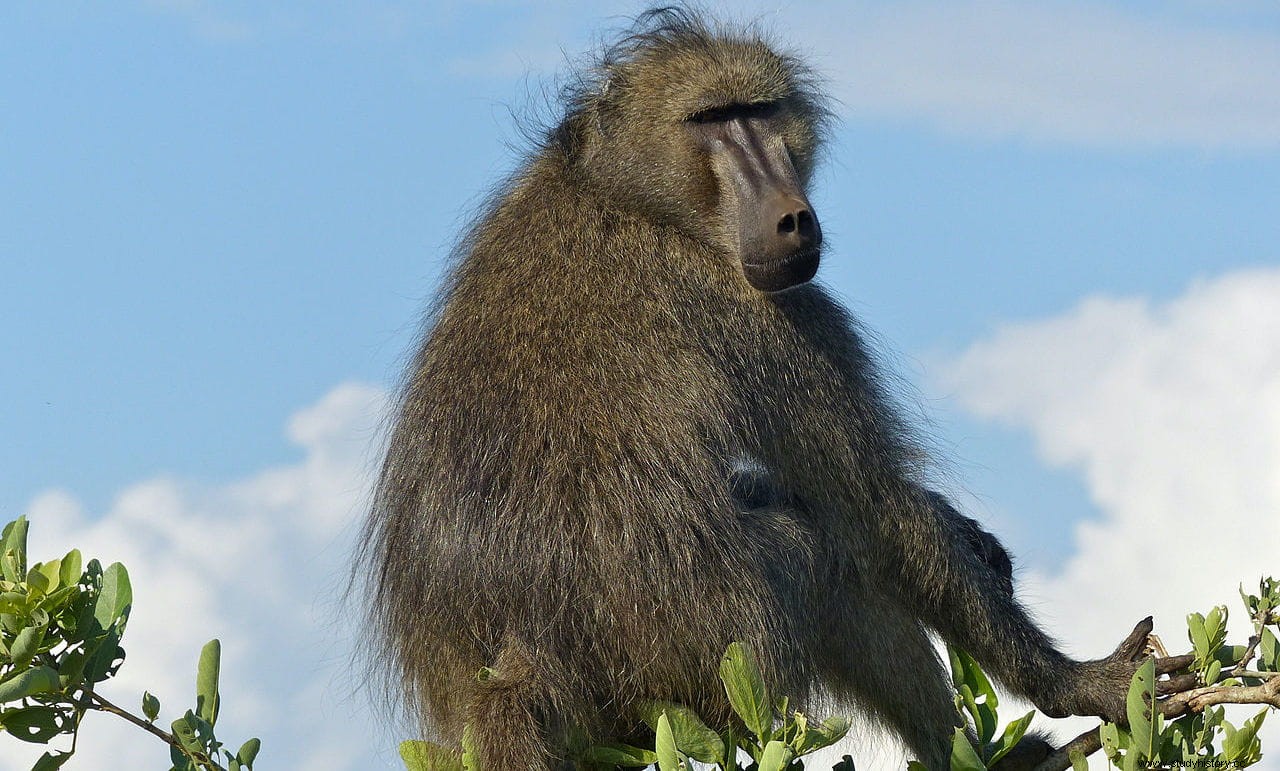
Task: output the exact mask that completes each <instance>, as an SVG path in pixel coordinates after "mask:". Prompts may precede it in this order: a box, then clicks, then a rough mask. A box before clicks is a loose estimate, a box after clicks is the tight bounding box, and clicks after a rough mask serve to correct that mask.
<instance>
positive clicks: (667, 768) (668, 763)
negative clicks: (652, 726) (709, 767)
mask: <svg viewBox="0 0 1280 771" xmlns="http://www.w3.org/2000/svg"><path fill="white" fill-rule="evenodd" d="M653 751H654V754H656V755H657V756H658V769H659V771H683V770H684V766H683V765H682V764H681V763H680V756H679V755H678V754H677V753H676V737H675V734H673V733H672V732H671V721H670V720H668V719H667V716H666V714H665V713H664V714H663V715H662V717H660V718H658V729H657V731H656V732H655V736H654V739H653Z"/></svg>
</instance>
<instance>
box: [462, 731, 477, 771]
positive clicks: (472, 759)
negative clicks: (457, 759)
mask: <svg viewBox="0 0 1280 771" xmlns="http://www.w3.org/2000/svg"><path fill="white" fill-rule="evenodd" d="M462 768H463V771H480V761H479V760H478V759H477V758H476V748H475V742H474V740H473V739H472V738H471V726H469V725H464V726H463V727H462Z"/></svg>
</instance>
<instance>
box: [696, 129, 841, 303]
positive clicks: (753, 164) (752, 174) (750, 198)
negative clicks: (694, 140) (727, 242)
mask: <svg viewBox="0 0 1280 771" xmlns="http://www.w3.org/2000/svg"><path fill="white" fill-rule="evenodd" d="M716 133H717V134H718V135H719V136H717V137H716V139H717V140H718V141H715V142H713V143H712V146H713V152H714V154H715V157H714V163H713V167H714V168H715V169H716V173H717V176H718V177H719V182H720V185H721V196H722V200H723V202H724V204H723V205H724V209H725V211H724V212H723V215H724V216H725V218H726V225H728V226H729V227H730V229H733V228H734V227H735V226H736V230H737V242H738V250H739V251H738V256H739V258H740V259H741V260H742V272H743V274H744V275H745V276H746V278H747V281H748V282H750V284H751V285H752V286H753V287H755V288H756V289H759V290H760V291H762V292H778V291H781V290H783V289H788V288H790V287H793V286H795V285H797V284H803V283H804V282H806V281H808V280H809V279H811V278H813V276H814V274H815V273H817V272H818V256H819V251H820V247H821V246H822V228H821V227H820V226H819V225H818V217H817V215H815V214H814V213H813V207H811V206H810V205H809V199H808V197H807V196H805V194H804V190H803V188H802V187H801V185H800V179H799V177H798V176H797V175H796V171H795V168H794V167H793V166H792V165H791V156H790V154H789V153H788V152H787V148H786V145H784V144H783V142H782V138H781V137H779V136H778V135H777V134H776V133H774V132H772V131H770V130H769V129H768V127H767V124H766V123H765V122H764V121H761V120H756V119H753V118H749V117H735V118H732V119H730V120H727V121H724V122H723V123H720V124H718V126H717V130H716Z"/></svg>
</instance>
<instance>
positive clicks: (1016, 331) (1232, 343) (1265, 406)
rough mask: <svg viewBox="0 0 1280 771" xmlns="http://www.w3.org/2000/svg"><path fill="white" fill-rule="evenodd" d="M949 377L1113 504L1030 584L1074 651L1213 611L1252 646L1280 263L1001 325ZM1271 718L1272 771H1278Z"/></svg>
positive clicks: (1277, 509) (1276, 416)
mask: <svg viewBox="0 0 1280 771" xmlns="http://www.w3.org/2000/svg"><path fill="white" fill-rule="evenodd" d="M947 380H948V381H949V382H948V386H949V387H951V388H953V389H954V390H955V392H956V393H957V394H958V396H959V398H960V400H961V402H962V403H963V404H964V405H965V406H966V407H967V408H968V409H970V410H971V411H973V412H974V413H976V414H977V415H979V416H982V417H985V418H989V419H992V420H998V421H1001V422H1003V423H1005V424H1007V425H1011V426H1016V427H1020V428H1025V429H1026V430H1028V431H1030V432H1031V434H1032V436H1033V437H1034V438H1035V441H1036V446H1037V448H1038V451H1039V453H1040V454H1041V455H1042V457H1043V459H1044V460H1045V461H1046V462H1047V463H1049V464H1051V465H1055V466H1065V467H1069V468H1074V469H1078V470H1079V471H1080V473H1081V474H1082V475H1083V478H1084V480H1085V483H1086V486H1087V489H1088V492H1089V494H1090V496H1091V498H1092V499H1093V501H1094V502H1095V503H1096V504H1097V507H1098V509H1099V512H1100V516H1099V517H1098V518H1096V519H1092V520H1088V521H1084V522H1081V523H1080V524H1079V525H1077V527H1076V531H1075V536H1076V544H1075V547H1076V548H1075V553H1074V556H1072V557H1071V558H1070V559H1069V560H1068V561H1067V562H1066V564H1065V566H1064V568H1063V569H1062V571H1061V572H1059V573H1055V574H1047V573H1043V572H1034V571H1033V572H1032V573H1031V575H1029V576H1027V581H1026V582H1025V585H1024V587H1023V591H1024V593H1025V594H1026V595H1028V596H1030V597H1031V598H1033V600H1034V604H1035V605H1036V607H1037V608H1038V609H1039V610H1040V611H1041V615H1042V616H1043V617H1044V618H1045V620H1046V621H1047V622H1048V626H1049V627H1050V628H1051V629H1053V630H1054V631H1055V632H1056V633H1057V634H1058V636H1059V637H1060V638H1061V639H1063V640H1064V641H1065V642H1066V643H1067V644H1068V645H1069V647H1070V649H1072V650H1073V651H1074V652H1075V653H1076V654H1077V655H1080V656H1096V655H1101V654H1102V653H1104V652H1105V651H1106V650H1107V649H1109V648H1110V647H1112V646H1114V645H1115V643H1117V642H1118V641H1119V640H1120V638H1121V637H1123V635H1124V633H1125V632H1126V631H1127V630H1128V629H1129V628H1131V626H1132V624H1133V623H1134V622H1135V621H1137V619H1138V618H1140V617H1142V616H1144V615H1146V614H1148V613H1153V614H1154V615H1155V617H1156V631H1157V632H1163V635H1164V640H1165V641H1166V644H1167V645H1168V646H1169V647H1170V648H1171V649H1174V650H1177V649H1185V648H1187V647H1188V645H1187V643H1186V637H1185V625H1184V623H1183V617H1184V616H1185V614H1186V613H1188V612H1190V611H1200V612H1204V611H1207V610H1208V609H1209V608H1210V607H1211V606H1212V605H1214V604H1215V603H1226V604H1228V606H1229V607H1230V608H1231V610H1232V612H1233V613H1234V614H1235V615H1234V616H1233V622H1234V623H1233V625H1232V629H1233V637H1234V639H1236V640H1237V641H1243V639H1244V637H1246V636H1247V634H1248V627H1247V624H1245V623H1244V619H1243V618H1242V615H1243V613H1242V610H1241V607H1240V603H1239V600H1238V597H1237V594H1236V589H1237V586H1238V585H1239V584H1241V583H1243V584H1244V585H1245V588H1250V587H1251V586H1253V587H1256V582H1257V579H1258V577H1259V576H1260V575H1263V574H1270V575H1273V576H1278V577H1280V559H1277V554H1280V269H1276V268H1271V269H1259V270H1250V271H1242V272H1238V273H1233V274H1230V275H1226V276H1223V277H1220V278H1218V279H1215V280H1212V281H1203V282H1200V283H1197V284H1195V285H1194V286H1192V287H1191V288H1190V289H1189V290H1188V291H1187V292H1186V293H1185V294H1183V295H1182V296H1181V297H1178V298H1177V299H1175V300H1172V301H1170V302H1167V303H1152V302H1150V301H1147V300H1144V299H1139V298H1106V297H1095V298H1091V299H1088V300H1085V301H1084V302H1082V303H1081V304H1080V305H1079V306H1078V307H1076V308H1075V309H1074V310H1072V311H1070V312H1068V313H1066V314H1064V315H1062V316H1059V317H1056V318H1051V319H1047V320H1042V321H1035V322H1028V323H1024V324H1016V325H1010V326H1008V327H1005V328H1003V329H1000V330H998V331H997V332H996V333H994V334H993V335H992V336H991V337H990V338H989V339H987V340H984V341H982V342H979V343H977V344H975V345H973V346H972V347H970V348H969V349H968V350H967V351H966V352H964V354H963V355H962V356H960V357H959V358H958V359H956V360H955V361H954V362H953V363H952V364H951V366H950V367H949V370H948V373H947ZM1144 587H1146V588H1144ZM1256 711H1257V710H1256V709H1255V710H1252V711H1250V710H1247V709H1246V710H1242V711H1241V712H1240V713H1238V714H1237V716H1238V717H1242V716H1247V715H1249V714H1252V712H1256ZM1269 723H1270V725H1268V726H1266V727H1265V728H1264V742H1263V746H1264V750H1266V749H1267V748H1268V747H1269V748H1270V750H1269V753H1268V758H1267V760H1266V761H1264V766H1265V767H1268V768H1272V769H1277V768H1280V762H1277V760H1278V759H1280V728H1277V726H1276V725H1275V723H1276V721H1275V720H1274V716H1273V717H1272V719H1270V720H1269Z"/></svg>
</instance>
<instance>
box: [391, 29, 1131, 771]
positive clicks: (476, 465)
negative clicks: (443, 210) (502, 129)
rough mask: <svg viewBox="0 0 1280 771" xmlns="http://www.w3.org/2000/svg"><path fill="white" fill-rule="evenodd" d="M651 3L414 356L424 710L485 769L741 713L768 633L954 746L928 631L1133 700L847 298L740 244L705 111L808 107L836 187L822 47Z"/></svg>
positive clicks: (493, 224)
mask: <svg viewBox="0 0 1280 771" xmlns="http://www.w3.org/2000/svg"><path fill="white" fill-rule="evenodd" d="M639 29H640V31H638V32H636V33H635V34H633V35H631V36H629V37H627V38H626V39H624V40H623V41H622V42H621V43H620V44H619V45H618V46H616V47H615V48H614V49H612V50H611V51H610V52H609V53H608V54H607V55H606V56H605V58H604V60H603V61H602V63H601V64H600V66H599V67H598V68H597V69H596V70H595V73H594V76H593V77H589V78H587V79H585V80H584V83H583V85H582V86H581V87H580V88H579V89H578V90H577V91H575V92H574V93H572V94H570V96H569V98H568V108H567V112H566V116H565V118H564V120H563V121H562V122H561V123H560V124H559V126H558V127H557V128H556V129H554V130H553V131H552V132H550V134H549V137H548V139H547V140H546V141H545V142H544V143H543V144H542V146H541V147H540V148H538V150H537V151H536V152H535V153H533V154H532V155H531V157H530V158H529V160H528V162H527V164H526V165H525V166H524V167H523V168H522V169H521V170H520V171H519V172H518V173H517V174H516V175H515V177H514V178H513V179H512V181H511V182H510V184H509V185H508V186H507V187H506V188H504V189H503V190H502V191H500V193H499V194H498V195H496V196H495V198H494V201H493V203H492V205H491V207H490V208H488V210H487V211H486V212H485V213H484V216H483V217H482V219H481V220H480V221H479V224H478V225H477V226H476V228H475V229H474V231H473V232H471V233H470V234H469V235H468V236H467V237H466V239H465V240H464V241H463V242H462V244H461V246H460V247H459V250H458V262H457V264H456V266H455V267H454V269H453V271H452V273H451V275H450V277H449V279H448V281H447V283H446V285H445V287H444V289H443V291H442V292H441V296H440V298H441V299H440V301H439V304H438V306H437V308H436V311H435V313H434V315H433V322H432V324H431V326H430V330H429V332H428V333H427V335H426V336H425V339H424V341H423V343H422V346H421V349H420V350H419V352H418V355H417V357H416V359H415V360H414V362H413V364H412V366H411V368H410V371H409V374H408V380H407V384H406V387H405V389H404V392H403V395H402V399H401V401H400V405H399V413H398V417H397V419H396V423H395V429H394V433H393V436H392V439H391V443H390V449H389V452H388V454H387V457H386V461H385V465H384V468H383V471H382V476H381V479H380V481H379V485H378V489H377V497H376V502H375V505H374V507H373V510H372V514H371V517H370V520H369V531H368V544H369V546H368V548H369V553H370V562H371V564H372V567H373V571H374V575H373V580H374V584H375V587H376V619H375V620H376V627H377V628H378V629H379V630H381V634H383V635H385V643H386V650H387V651H388V653H389V654H390V656H391V658H392V660H393V661H394V663H395V666H396V671H397V673H398V677H399V678H400V679H401V680H402V682H403V686H404V688H405V690H406V692H407V693H408V694H409V697H410V701H411V702H412V704H413V705H415V707H417V708H418V709H419V710H420V716H421V717H422V719H423V721H424V723H426V724H428V725H432V726H435V729H436V730H437V731H438V732H439V734H440V735H441V736H443V737H444V739H446V740H448V741H453V742H456V741H457V740H458V739H459V737H460V733H461V729H462V726H463V724H464V723H469V724H470V725H471V728H472V731H473V734H474V737H475V741H476V746H477V751H478V754H479V756H480V758H481V760H482V762H483V763H484V767H485V768H486V769H514V768H549V767H553V766H554V765H555V764H556V763H557V762H559V759H560V758H562V756H563V753H564V747H563V737H564V733H565V730H566V729H567V727H569V726H571V725H572V726H576V727H579V728H582V729H585V730H587V731H589V732H592V733H593V734H594V735H596V736H602V735H606V734H615V733H618V732H625V731H627V730H629V729H631V728H633V727H634V725H635V714H634V710H633V708H634V706H635V705H636V703H637V702H638V701H639V700H644V699H654V698H657V699H669V700H674V701H677V702H683V703H686V704H690V705H692V706H694V707H695V708H697V709H698V710H699V711H700V712H702V714H704V715H705V716H706V717H707V718H708V719H710V720H726V719H728V717H729V709H728V705H727V703H726V700H725V697H724V693H723V690H722V688H721V687H720V685H719V683H718V680H717V666H718V662H719V660H720V656H721V654H722V652H723V651H724V649H725V647H726V645H727V644H728V643H729V642H730V641H733V640H741V641H744V642H746V643H747V644H749V645H750V646H752V647H753V648H754V650H755V651H756V653H757V655H758V657H759V658H760V659H761V661H762V663H763V667H764V670H765V672H766V675H767V677H768V678H769V680H770V681H771V683H772V684H773V685H774V687H775V689H776V691H777V692H778V693H787V694H792V695H793V696H797V697H800V698H801V699H803V698H804V696H805V695H806V694H811V693H813V692H814V691H815V689H817V688H819V687H825V688H827V689H829V690H831V691H833V692H834V693H836V694H837V695H839V696H840V697H842V698H844V699H846V700H848V701H851V702H853V703H855V704H857V705H860V706H861V707H863V708H865V709H866V710H868V711H869V712H870V713H871V714H873V715H875V716H877V717H879V718H880V719H883V720H884V721H886V722H887V723H888V724H889V725H890V726H892V727H893V728H894V729H895V730H896V731H898V732H899V733H900V734H901V735H902V736H903V737H904V739H905V740H906V741H907V742H908V744H909V745H910V747H911V748H912V750H913V751H914V752H915V753H916V755H917V756H918V757H920V758H921V759H923V760H924V761H925V762H926V763H928V764H929V765H930V766H931V767H945V764H946V757H947V753H948V749H947V743H948V741H949V736H950V733H951V726H952V725H953V722H954V720H955V714H954V710H953V707H952V703H951V697H950V690H949V687H948V684H947V679H946V676H945V673H944V671H943V669H942V667H941V665H940V664H939V662H938V661H937V658H936V656H935V654H934V652H933V648H932V646H931V644H930V642H929V639H928V637H927V635H926V629H928V628H931V629H933V630H936V631H937V632H938V633H940V634H941V635H942V636H943V637H945V638H946V639H948V640H950V641H952V642H954V643H955V644H957V645H960V646H961V647H963V648H965V649H966V650H968V651H969V652H970V653H972V654H973V655H974V656H975V657H977V658H978V659H979V661H981V662H982V663H983V664H984V665H985V666H987V667H988V668H989V669H990V671H991V672H992V673H993V674H994V675H995V676H997V677H998V678H1000V679H1001V680H1002V681H1003V682H1004V683H1006V684H1007V685H1008V686H1009V687H1011V688H1012V689H1013V690H1015V691H1017V692H1019V693H1022V694H1026V695H1028V696H1030V697H1031V698H1032V699H1034V700H1035V701H1036V702H1037V703H1038V704H1040V705H1041V706H1042V707H1045V708H1047V709H1050V710H1053V711H1056V712H1068V711H1074V712H1080V711H1085V712H1102V711H1105V710H1107V709H1113V708H1114V707H1115V706H1116V705H1117V704H1118V703H1119V702H1116V701H1114V700H1113V699H1112V696H1111V692H1112V690H1115V689H1113V688H1112V685H1114V683H1113V681H1117V682H1118V680H1119V678H1127V673H1128V672H1131V671H1132V669H1131V668H1129V669H1124V671H1121V670H1120V669H1116V668H1115V667H1112V669H1113V670H1114V671H1112V670H1107V671H1106V672H1103V671H1102V669H1100V668H1099V667H1101V666H1102V664H1104V663H1105V662H1101V663H1097V664H1080V663H1077V662H1073V661H1071V660H1069V659H1067V658H1065V657H1064V656H1062V655H1061V654H1060V653H1058V652H1057V651H1056V650H1055V649H1054V647H1053V645H1052V644H1051V643H1050V641H1049V640H1048V639H1047V638H1046V637H1045V635H1044V634H1042V633H1041V632H1040V631H1039V630H1038V629H1037V628H1036V626H1035V625H1034V624H1033V623H1032V622H1031V621H1030V620H1029V619H1028V618H1027V616H1026V615H1025V614H1024V612H1023V611H1022V609H1021V608H1020V607H1019V606H1018V604H1017V603H1016V602H1015V601H1014V599H1013V597H1012V592H1011V589H1010V588H1009V584H1008V581H1009V563H1008V557H1007V555H1006V554H1005V553H1004V550H1003V549H1002V548H1001V547H1000V545H999V543H998V541H996V540H995V539H994V538H993V537H991V536H990V535H989V534H987V533H985V532H983V531H982V530H981V529H980V528H978V527H977V525H976V524H975V523H973V522H972V521H971V520H968V519H966V518H964V517H962V516H960V515H959V514H957V513H956V512H955V511H954V509H952V508H951V507H950V505H949V504H947V503H946V501H945V500H944V499H942V498H941V497H940V496H936V495H934V494H932V493H929V492H927V491H926V490H925V489H924V488H923V487H922V486H921V485H920V478H921V464H922V457H923V453H922V452H921V451H920V450H919V448H918V447H917V446H916V444H915V443H914V442H913V441H912V439H911V434H910V432H909V431H908V430H907V427H906V425H905V424H904V422H903V421H902V420H901V418H900V417H899V415H898V413H897V412H896V411H895V409H894V408H893V406H892V405H891V403H890V400H889V399H888V398H887V397H886V395H885V393H884V392H883V389H882V387H881V385H880V382H881V381H880V380H879V377H878V375H877V371H876V367H875V366H874V364H873V362H872V361H871V359H870V357H869V355H868V353H867V350H866V349H865V347H864V344H863V339H862V337H861V336H860V335H859V333H858V331H857V329H856V327H855V325H854V323H853V322H852V320H851V319H850V318H849V317H848V315H847V314H846V313H845V311H844V310H843V309H841V308H840V307H839V306H838V305H837V304H836V303H835V302H834V301H833V300H832V299H831V298H830V297H829V296H828V295H827V293H826V292H825V291H824V290H823V289H822V288H821V287H820V286H817V285H815V284H807V285H803V286H800V287H797V288H794V289H791V290H789V291H786V292H781V293H777V294H766V293H762V292H760V291H757V290H755V289H753V288H752V287H751V286H749V285H748V284H747V283H746V282H745V281H744V279H743V275H742V270H741V267H740V264H739V261H738V257H739V255H734V254H732V253H731V251H730V250H729V249H728V248H726V246H725V243H724V238H723V233H724V226H723V223H722V222H720V221H719V220H718V219H717V216H715V215H716V212H717V211H718V210H717V206H719V205H720V193H719V190H718V187H717V181H716V177H715V175H714V173H713V171H712V170H711V169H710V168H709V166H708V164H707V162H706V160H705V159H704V158H701V157H699V155H698V153H697V151H696V148H694V146H693V145H692V144H691V143H689V142H687V141H683V140H681V136H682V134H681V132H682V131H683V127H682V121H683V120H684V119H685V118H687V117H688V116H690V115H691V114H694V113H696V112H698V111H699V110H703V109H706V108H707V107H714V106H718V105H724V104H735V103H741V104H750V103H754V102H760V101H769V102H776V103H779V104H781V105H782V109H783V110H784V113H783V116H782V118H781V119H780V123H779V125H780V127H781V128H780V129H779V133H780V135H781V137H782V139H783V141H785V143H786V148H787V151H788V152H789V153H790V156H791V159H792V162H793V163H794V165H795V167H796V170H797V173H798V175H799V176H800V178H801V179H802V180H805V181H806V182H807V180H808V177H809V174H810V172H811V170H812V169H813V166H814V163H815V159H816V156H817V152H818V146H819V138H820V136H821V134H822V126H823V122H824V119H825V115H826V113H825V112H824V110H823V108H822V103H821V99H820V97H819V96H818V94H817V91H816V90H815V88H814V85H813V79H812V78H811V76H810V75H809V73H808V71H807V70H806V69H805V68H804V67H803V66H802V65H801V64H800V63H799V62H798V61H797V60H796V59H795V58H793V57H789V56H786V55H780V54H778V53H775V52H774V50H773V49H771V48H770V47H769V46H768V45H766V44H765V43H764V42H762V41H761V40H759V39H758V38H757V37H755V36H754V35H752V34H748V33H742V32H733V31H724V30H719V29H712V28H710V27H709V26H707V25H705V24H704V23H703V22H701V21H700V20H698V19H697V18H694V17H693V15H691V14H688V13H684V12H671V11H661V12H654V13H651V14H648V15H646V16H645V17H643V18H642V20H641V22H640V26H639ZM748 214H749V213H741V212H740V213H737V215H738V216H747V215H748ZM481 667H491V668H492V669H493V670H495V671H496V675H495V676H494V677H492V678H490V679H487V680H485V681H484V682H481V681H480V680H479V679H478V678H477V676H476V673H477V671H478V670H479V669H480V668H481ZM1091 667H1092V668H1091ZM1090 673H1092V674H1090ZM1124 682H1125V683H1127V679H1125V680H1124ZM1118 692H1119V693H1123V685H1121V686H1119V689H1118ZM1117 698H1118V697H1117ZM1120 710H1121V714H1122V711H1123V706H1122V704H1121V705H1120Z"/></svg>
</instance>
